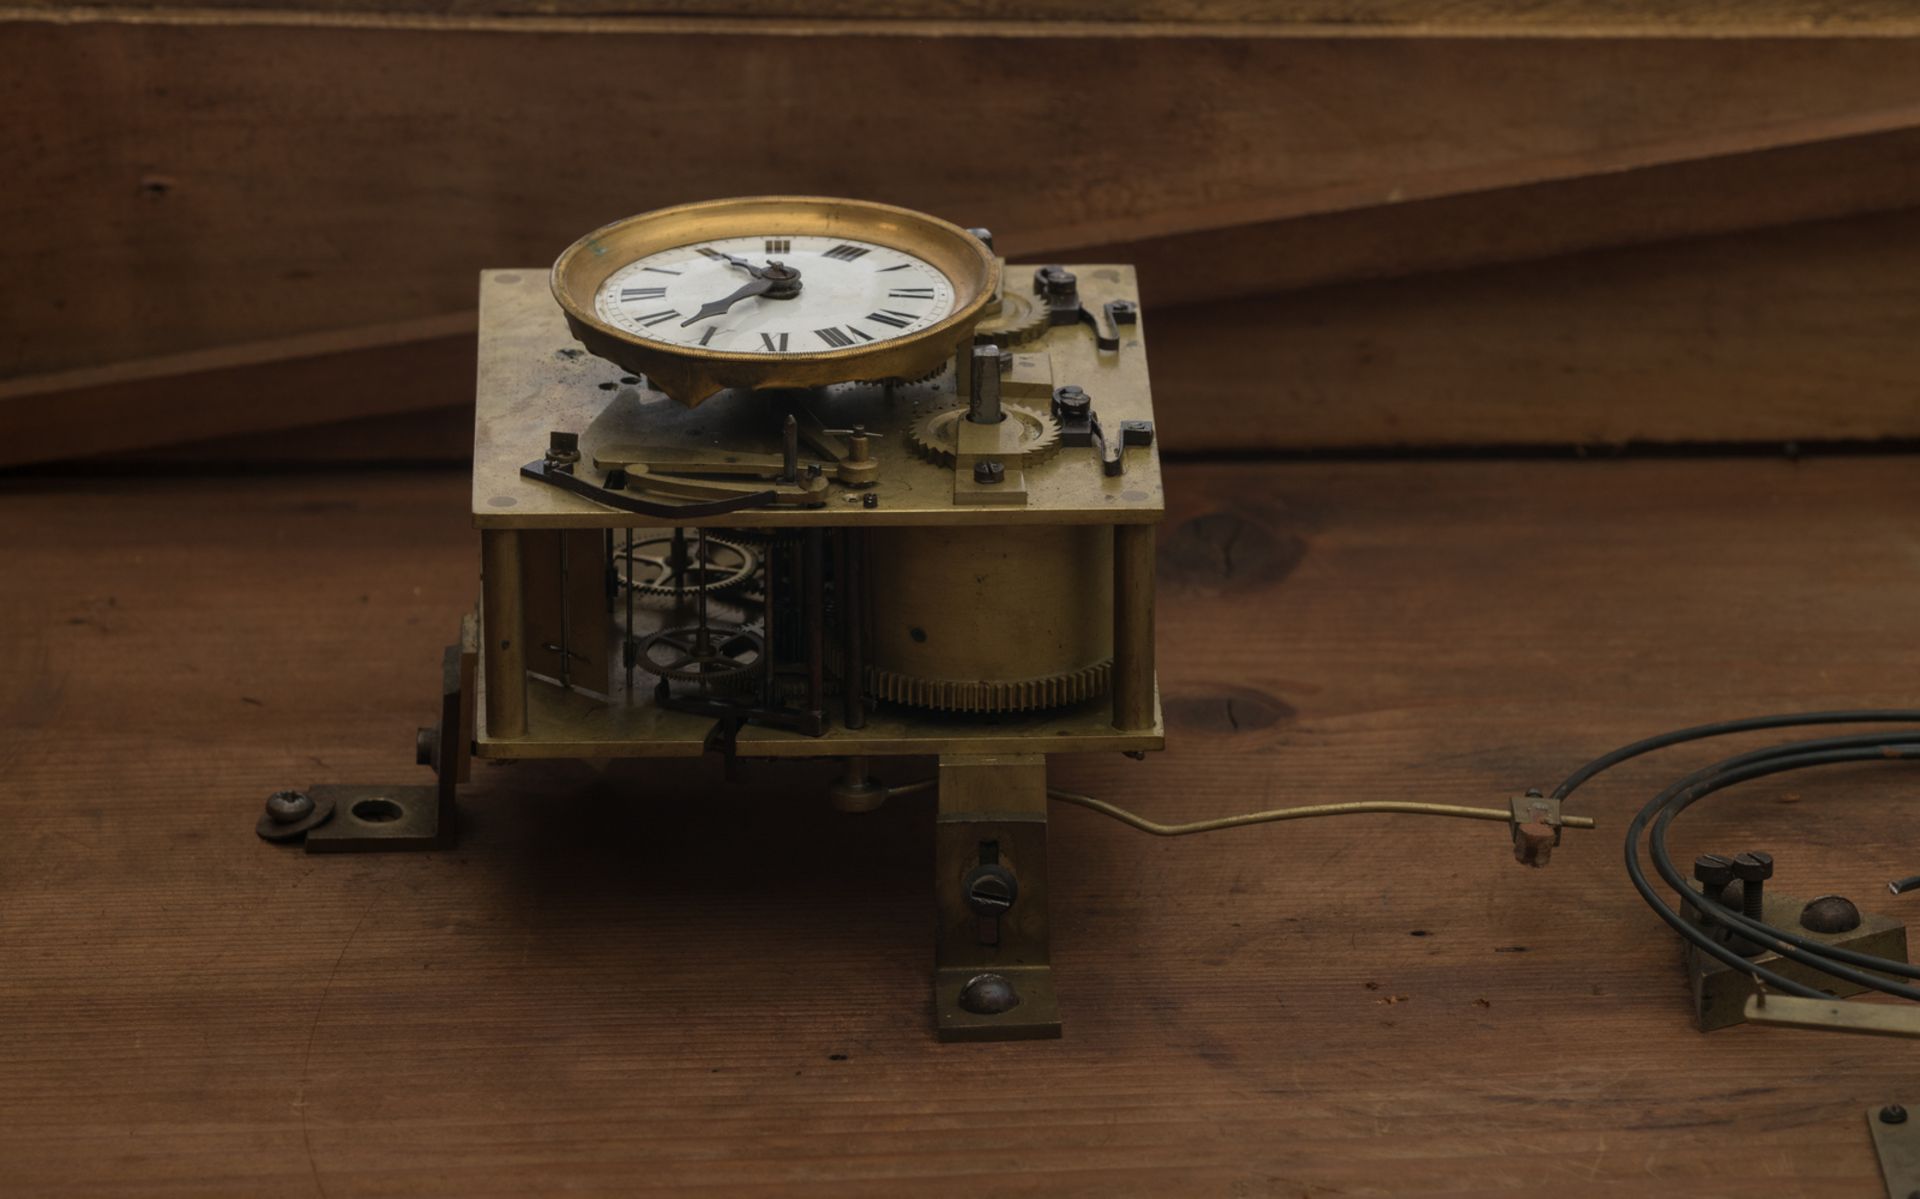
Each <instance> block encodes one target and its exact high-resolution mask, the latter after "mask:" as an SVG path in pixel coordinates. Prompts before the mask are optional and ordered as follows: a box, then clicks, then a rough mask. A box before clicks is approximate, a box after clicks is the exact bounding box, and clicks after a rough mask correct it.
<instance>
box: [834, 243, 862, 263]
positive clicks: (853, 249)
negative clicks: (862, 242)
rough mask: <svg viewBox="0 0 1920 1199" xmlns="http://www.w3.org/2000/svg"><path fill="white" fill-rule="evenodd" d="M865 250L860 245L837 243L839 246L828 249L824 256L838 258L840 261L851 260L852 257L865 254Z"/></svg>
mask: <svg viewBox="0 0 1920 1199" xmlns="http://www.w3.org/2000/svg"><path fill="white" fill-rule="evenodd" d="M866 252H867V251H866V249H865V247H862V246H848V245H839V246H835V247H834V248H833V249H831V250H828V251H827V253H826V257H828V258H838V259H839V260H840V261H842V262H852V261H853V260H854V259H856V258H858V257H860V256H861V255H862V254H865V253H866Z"/></svg>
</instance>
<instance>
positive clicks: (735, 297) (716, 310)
mask: <svg viewBox="0 0 1920 1199" xmlns="http://www.w3.org/2000/svg"><path fill="white" fill-rule="evenodd" d="M772 287H773V280H771V279H766V278H756V279H755V280H754V281H753V282H751V283H748V284H746V285H744V286H742V287H741V288H740V290H739V291H736V292H734V293H733V294H732V295H730V296H724V297H722V298H721V299H718V300H715V301H713V302H712V303H710V304H702V305H700V311H698V312H696V313H694V314H693V315H692V316H690V317H688V318H687V319H686V320H684V321H681V322H680V327H681V328H682V329H684V328H686V327H687V326H688V325H691V324H695V323H697V322H699V321H704V320H706V319H707V318H708V317H710V316H719V315H720V314H721V313H723V312H725V311H726V310H727V309H729V308H731V307H733V306H734V305H735V304H738V303H739V302H740V301H742V300H744V299H746V298H747V297H748V296H758V295H765V294H766V293H767V292H768V291H769V290H770V289H772Z"/></svg>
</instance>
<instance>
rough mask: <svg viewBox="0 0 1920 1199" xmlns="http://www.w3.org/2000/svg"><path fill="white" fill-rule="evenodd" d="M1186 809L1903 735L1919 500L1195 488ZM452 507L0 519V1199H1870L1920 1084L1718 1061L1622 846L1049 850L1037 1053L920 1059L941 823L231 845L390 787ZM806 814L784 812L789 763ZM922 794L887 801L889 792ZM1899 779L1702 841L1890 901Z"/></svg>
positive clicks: (331, 490) (1181, 535) (1662, 770)
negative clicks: (1423, 1198)
mask: <svg viewBox="0 0 1920 1199" xmlns="http://www.w3.org/2000/svg"><path fill="white" fill-rule="evenodd" d="M1168 490H1169V494H1170V496H1171V497H1172V499H1173V501H1174V503H1175V511H1173V512H1172V513H1171V515H1170V520H1169V523H1168V524H1167V526H1166V527H1165V528H1164V530H1163V535H1162V540H1161V550H1160V564H1161V585H1162V589H1163V590H1162V593H1161V598H1162V602H1161V605H1160V618H1161V622H1162V623H1161V634H1160V636H1161V642H1160V649H1161V664H1162V671H1163V673H1162V685H1163V688H1164V690H1165V694H1166V702H1167V713H1168V719H1169V730H1168V732H1169V737H1168V741H1169V745H1170V749H1169V751H1168V752H1167V753H1165V754H1162V755H1156V756H1154V757H1152V758H1151V759H1150V760H1148V761H1146V762H1140V763H1135V762H1129V761H1126V760H1124V759H1120V758H1113V759H1107V758H1093V759H1063V760H1061V761H1059V762H1058V763H1057V764H1056V766H1055V769H1054V776H1055V778H1056V779H1058V780H1059V781H1061V782H1062V783H1063V784H1064V785H1068V786H1073V787H1076V788H1080V789H1083V790H1086V791H1089V792H1092V793H1094V794H1098V795H1100V796H1103V797H1107V798H1110V799H1113V800H1115V801H1118V802H1120V803H1122V804H1125V805H1127V806H1129V807H1134V808H1137V809H1139V810H1141V811H1143V812H1146V813H1149V814H1151V815H1153V816H1156V817H1158V818H1162V819H1179V818H1194V817H1200V816H1203V815H1210V814H1219V813H1226V812H1232V811H1239V810H1244V809H1249V808H1253V807H1258V806H1266V805H1272V804H1277V803H1287V802H1296V801H1298V802H1309V801H1314V800H1332V799H1353V798H1413V799H1422V800H1435V801H1448V802H1467V803H1484V802H1492V803H1497V802H1500V801H1501V799H1502V798H1503V797H1504V796H1506V795H1508V794H1510V793H1512V792H1513V791H1514V790H1515V789H1517V788H1522V787H1525V786H1528V785H1545V784H1551V783H1552V782H1553V781H1554V780H1555V779H1557V778H1558V777H1559V776H1560V775H1561V774H1562V773H1564V772H1565V771H1566V770H1568V769H1570V768H1571V767H1572V766H1574V765H1576V764H1577V763H1578V762H1580V761H1583V760H1585V759H1586V758H1587V757H1588V756H1590V755H1592V754H1594V753H1597V752H1599V751H1600V750H1602V749H1605V748H1608V747H1610V746H1612V745H1614V744H1617V743H1619V742H1622V741H1625V740H1628V739H1630V738H1633V737H1635V736H1638V735H1640V734H1644V733H1647V732H1649V731H1653V730H1657V729H1661V728H1666V727H1670V726H1675V725H1679V724H1685V723H1691V722H1694V721H1699V720H1704V719H1710V718H1720V717H1728V716H1735V715H1742V714H1751V713H1755V712H1760V711H1769V710H1780V709H1797V708H1819V707H1830V706H1836V705H1842V704H1899V703H1911V702H1912V698H1913V696H1912V680H1913V678H1914V674H1915V667H1916V664H1917V662H1916V653H1915V650H1914V648H1913V641H1912V637H1911V628H1910V626H1911V623H1912V621H1911V614H1912V612H1913V610H1914V597H1915V593H1916V588H1917V587H1920V540H1917V538H1916V531H1915V530H1916V528H1920V472H1916V471H1915V470H1914V467H1913V463H1912V460H1911V459H1906V458H1866V457H1848V458H1841V459H1809V460H1804V461H1800V462H1797V463H1793V462H1787V461H1781V460H1761V459H1743V460H1699V461H1614V462H1589V463H1568V462H1561V463H1543V462H1509V463H1451V464H1441V463H1421V462H1404V463H1390V464H1389V463H1376V464H1353V463H1324V464H1316V465H1307V466H1283V465H1256V464H1246V465H1218V466H1186V467H1176V468H1175V469H1174V470H1173V471H1171V472H1170V474H1169V480H1168ZM465 496H466V479H465V476H464V474H463V473H462V472H458V471H446V472H427V473H419V472H413V473H402V472H393V471H388V472H377V471H375V472H367V471H336V472H318V473H308V474H299V475H292V476H285V477H248V478H230V477H229V478H212V477H207V478H197V477H190V478H154V477H145V478H142V477H125V478H115V477H103V478H91V479H88V480H86V481H85V482H84V483H72V484H68V483H62V482H59V481H54V480H46V479H41V480H35V479H23V478H15V479H13V480H11V481H9V482H7V483H6V484H5V487H4V493H0V529H3V530H4V537H5V544H6V545H7V547H8V569H7V570H5V571H4V572H0V828H4V831H5V836H3V837H0V1189H6V1190H8V1191H12V1192H15V1193H23V1194H49V1195H50V1194H74V1195H79V1194H101V1193H108V1192H112V1193H126V1192H144V1193H152V1194H192V1195H209V1194H263V1193H267V1194H305V1193H313V1194H321V1195H332V1196H341V1195H380V1194H412V1193H438V1194H447V1195H476V1194H486V1193H501V1192H510V1191H527V1190H545V1191H554V1190H561V1189H569V1190H574V1191H578V1192H584V1193H622V1194H632V1193H637V1192H667V1191H678V1192H694V1193H706V1194H713V1195H728V1196H737V1195H762V1194H764V1195H772V1194H821V1195H898V1194H905V1193H913V1194H936V1193H937V1194H969V1195H972V1194H980V1193H983V1192H992V1193H997V1194H1044V1195H1110V1194H1168V1193H1202V1194H1218V1195H1232V1196H1253V1195H1275V1196H1298V1195H1331V1194H1345V1195H1404V1194H1412V1193H1419V1194H1448V1195H1463V1196H1464V1195H1474V1196H1484V1195H1489V1194H1539V1193H1543V1192H1551V1193H1554V1194H1557V1195H1563V1196H1589V1195H1606V1196H1628V1195H1631V1196H1640V1195H1648V1194H1661V1195H1666V1194H1675V1195H1677V1194H1685V1195H1689V1196H1713V1195H1733V1194H1751V1193H1753V1191H1752V1188H1754V1187H1756V1186H1762V1185H1763V1186H1764V1188H1765V1191H1766V1193H1767V1194H1768V1195H1769V1196H1835V1197H1840V1196H1863V1195H1870V1194H1876V1193H1878V1190H1877V1188H1878V1185H1879V1184H1878V1179H1877V1173H1876V1168H1875V1165H1874V1160H1873V1155H1872V1151H1871V1149H1870V1147H1869V1144H1868V1139H1867V1134H1866V1130H1865V1128H1864V1127H1863V1122H1862V1119H1861V1114H1860V1113H1861V1111H1862V1110H1863V1108H1864V1106H1865V1105H1867V1104H1869V1103H1877V1102H1881V1101H1885V1100H1890V1099H1903V1100H1906V1101H1908V1102H1910V1103H1911V1102H1913V1101H1915V1100H1916V1099H1920V1091H1916V1090H1915V1089H1914V1088H1915V1085H1916V1084H1915V1076H1914V1071H1913V1069H1912V1064H1913V1063H1912V1054H1911V1052H1909V1050H1908V1047H1907V1046H1904V1045H1901V1044H1895V1043H1888V1042H1878V1041H1871V1040H1866V1039H1850V1038H1830V1037H1823V1036H1821V1035H1818V1034H1810V1033H1796V1032H1788V1031H1779V1030H1758V1029H1746V1028H1742V1029H1735V1030H1730V1031H1727V1032H1724V1033H1719V1034H1715V1035H1713V1036H1711V1037H1701V1036H1700V1035H1698V1034H1696V1033H1694V1032H1692V1031H1691V1030H1690V1029H1689V1028H1688V1027H1687V1023H1686V1016H1685V1001H1684V998H1683V995H1682V988H1681V981H1680V976H1679V974H1678V972H1677V968H1676V959H1677V954H1676V951H1675V946H1674V944H1673V942H1672V941H1671V939H1670V938H1669V937H1668V936H1667V935H1666V934H1665V933H1664V930H1663V929H1662V927H1661V926H1659V925H1658V924H1657V922H1656V921H1655V920H1654V918H1653V917H1652V916H1651V915H1650V914H1649V913H1648V912H1647V911H1645V910H1644V908H1642V907H1641V905H1640V903H1639V901H1638V900H1637V899H1636V898H1635V897H1634V896H1633V894H1632V892H1631V891H1630V889H1629V888H1628V886H1627V884H1626V882H1625V880H1624V878H1623V876H1622V873H1621V869H1620V865H1619V840H1618V839H1619V836H1620V835H1621V831H1622V827H1623V824H1624V821H1625V818H1626V816H1627V814H1628V813H1629V812H1630V811H1631V809H1632V808H1634V807H1637V806H1638V804H1639V803H1640V802H1641V801H1642V800H1643V798H1644V797H1645V796H1646V795H1647V794H1649V792H1650V789H1651V788H1653V787H1654V786H1656V785H1657V783H1658V782H1659V781H1660V780H1662V779H1664V778H1666V777H1669V776H1671V775H1673V774H1674V773H1676V772H1678V771H1680V770H1681V769H1683V768H1690V767H1691V766H1693V765H1697V764H1699V763H1701V762H1703V761H1705V760H1708V759H1709V758H1710V757H1711V756H1714V755H1713V754H1712V751H1709V750H1689V751H1676V752H1675V753H1674V754H1672V755H1671V758H1670V760H1667V761H1664V762H1658V763H1653V764H1645V765H1639V764H1637V765H1635V766H1632V767H1630V768H1627V769H1624V770H1622V771H1621V772H1620V775H1619V777H1617V778H1609V779H1607V780H1606V781H1604V782H1603V783H1601V784H1597V785H1596V786H1595V787H1594V789H1593V790H1592V792H1591V794H1588V795H1586V796H1584V797H1583V798H1582V800H1581V801H1580V802H1579V804H1578V805H1577V806H1578V808H1579V810H1582V811H1585V812H1588V813H1591V814H1593V815H1595V816H1597V817H1599V818H1600V819H1601V820H1602V821H1603V823H1604V828H1603V830H1602V831H1599V832H1596V833H1593V834H1589V835H1586V836H1579V837H1576V836H1574V835H1572V834H1569V837H1568V843H1567V844H1566V846H1565V847H1564V848H1563V849H1562V850H1561V852H1560V853H1559V854H1557V855H1556V856H1555V859H1554V862H1553V865H1552V866H1551V867H1550V868H1548V869H1547V870H1545V871H1529V870H1525V869H1523V868H1521V867H1518V866H1516V865H1515V864H1514V863H1513V862H1512V861H1511V859H1510V857H1509V855H1508V850H1507V846H1506V845H1505V844H1504V840H1505V837H1504V833H1503V832H1502V831H1501V830H1500V829H1499V828H1498V826H1481V825H1477V824H1470V823H1464V822H1463V823H1437V824H1427V823H1419V822H1408V821H1406V820H1397V819H1394V818H1386V817H1381V818H1371V817H1370V818H1356V819H1352V820H1348V821H1330V822H1317V823H1308V824H1302V825H1289V826H1285V827H1277V828H1267V829H1256V830H1244V831H1240V832H1236V833H1230V834H1220V835H1217V836H1210V837H1203V838H1195V839H1187V840H1177V841H1159V840H1153V839H1149V838H1144V837H1142V836H1140V835H1139V834H1136V833H1133V832H1131V831H1129V830H1127V829H1124V828H1122V827H1120V826H1118V825H1115V824H1112V823H1110V822H1107V821H1104V820H1102V819H1100V818H1099V817H1097V816H1095V815H1093V814H1091V813H1087V812H1083V811H1079V810H1061V811H1058V812H1057V813H1056V820H1055V824H1054V834H1053V849H1052V858H1053V879H1052V882H1053V894H1054V903H1055V908H1054V929H1055V962H1056V965H1057V968H1058V970H1059V982H1060V986H1061V993H1062V997H1063V1011H1064V1014H1065V1019H1066V1021H1067V1032H1066V1037H1065V1039H1064V1040H1061V1041H1059V1042H1053V1043H1042V1044H1022V1045H991V1046H943V1045H940V1044H938V1043H936V1042H935V1041H934V1040H933V1038H932V1036H931V1033H930V1031H929V1028H928V1021H929V1016H928V1002H927V972H928V969H929V967H930V964H931V953H930V940H929V938H930V936H931V932H932V921H931V919H930V916H931V905H930V899H929V896H928V893H927V886H928V874H929V869H930V861H931V859H930V835H931V813H930V808H929V807H928V805H926V804H925V803H923V802H920V801H918V800H915V801H903V802H899V803H897V804H895V805H893V806H890V807H889V808H887V809H885V810H883V811H881V812H879V813H877V814H873V815H867V816H851V815H840V814H835V813H833V812H831V811H829V810H828V809H827V808H826V806H825V804H824V802H823V801H822V800H821V799H820V798H818V797H817V795H816V793H815V791H814V789H813V787H812V785H811V784H812V783H815V782H818V781H819V778H818V775H817V772H815V773H812V774H810V773H809V772H808V769H803V770H801V771H799V772H793V771H787V770H778V771H776V770H775V769H773V768H771V767H768V766H765V765H759V764H748V765H747V766H746V767H745V769H744V771H743V776H744V780H745V781H744V782H743V783H742V784H740V785H737V786H728V785H726V784H724V783H723V782H722V781H721V779H720V772H719V770H718V767H717V765H716V764H714V763H685V764H680V765H678V766H675V767H672V768H660V767H651V766H650V767H647V768H646V769H629V768H627V767H625V766H622V765H618V764H616V765H615V766H613V767H612V768H610V769H609V770H607V771H606V772H604V773H601V772H596V771H595V770H594V769H592V768H590V767H589V766H587V765H584V764H565V765H554V766H536V765H533V764H521V765H518V766H509V767H486V768H484V769H483V768H479V767H476V770H475V776H476V777H475V782H474V783H473V785H472V786H471V787H470V788H468V789H467V790H466V792H465V794H464V795H463V800H462V803H463V807H464V810H465V813H466V828H465V832H464V836H463V839H462V841H461V844H460V846H459V848H458V849H456V850H453V851H451V852H446V853H434V854H427V855H418V856H393V857H353V858H328V859H315V858H309V857H304V856H302V855H300V854H298V853H297V852H289V851H287V850H284V849H279V848H275V847H272V846H268V845H266V844H263V843H261V842H259V841H258V840H256V839H255V838H254V836H253V833H252V822H253V819H254V816H255V814H256V812H257V810H258V805H259V802H260V799H261V798H262V796H263V795H264V794H265V793H266V792H267V791H268V790H270V789H273V788H275V787H278V786H282V785H286V784H289V783H308V782H317V781H394V782H402V781H414V780H416V779H418V778H423V777H424V774H423V772H422V771H420V770H419V769H418V768H415V767H413V766H411V765H409V763H410V761H411V753H410V748H411V741H412V729H413V727H414V726H415V725H416V724H419V723H421V722H423V721H426V720H428V719H430V718H431V716H432V713H433V711H434V700H435V691H434V687H435V682H436V674H435V670H436V666H437V663H438V660H439V658H438V655H439V647H440V646H442V645H443V644H445V643H446V642H447V641H448V640H449V639H450V638H451V637H452V636H453V633H454V630H455V628H456V625H457V622H458V619H459V615H460V613H461V612H462V611H463V610H465V608H466V607H467V605H468V604H470V603H471V601H472V599H473V596H474V593H475V587H476V580H475V574H476V557H477V555H476V552H475V551H476V539H475V537H474V535H473V534H472V532H471V531H470V530H469V529H468V528H467V527H466V518H465V514H464V508H465ZM809 769H811V768H809ZM924 770H925V765H924V764H923V763H894V764H892V765H891V767H890V768H889V769H888V770H887V771H886V773H887V775H888V776H889V777H890V778H892V779H894V780H896V781H904V780H906V779H910V778H915V777H919V776H920V775H921V774H922V773H923V771H924ZM1911 790H1912V780H1911V776H1910V774H1908V773H1907V772H1905V771H1903V770H1901V769H1900V768H1898V767H1871V768H1860V769H1846V770H1839V771H1834V772H1830V773H1828V774H1826V775H1823V776H1821V777H1818V778H1814V777H1787V778H1781V779H1776V780H1768V781H1766V782H1763V783H1757V784H1754V785H1753V786H1751V787H1749V788H1747V789H1745V790H1743V791H1741V792H1739V793H1736V794H1730V795H1728V796H1724V797H1721V798H1717V799H1715V800H1714V801H1713V802H1712V803H1710V804H1707V805H1703V807H1702V808H1701V809H1700V810H1699V811H1698V812H1697V813H1696V814H1694V815H1690V816H1689V817H1688V822H1690V823H1683V824H1682V826H1681V828H1680V833H1681V835H1680V837H1679V839H1678V842H1677V844H1676V850H1677V851H1681V852H1686V853H1689V854H1690V853H1692V852H1694V851H1696V850H1698V849H1704V848H1721V849H1740V848H1747V847H1766V848H1770V849H1772V850H1773V851H1774V852H1775V853H1776V854H1777V855H1778V856H1779V859H1780V863H1781V865H1780V873H1779V876H1778V879H1777V885H1780V886H1782V887H1790V888H1793V889H1797V890H1804V891H1805V892H1807V893H1818V892H1822V891H1829V890H1831V891H1840V892H1843V893H1850V894H1852V895H1854V896H1855V897H1857V898H1859V899H1860V900H1861V901H1862V902H1863V903H1866V904H1868V905H1869V906H1870V907H1874V908H1883V909H1889V910H1893V911H1898V912H1904V911H1905V910H1906V909H1905V908H1903V907H1901V906H1900V905H1901V904H1902V903H1904V902H1905V901H1898V900H1890V899H1889V898H1888V897H1887V896H1886V894H1885V892H1884V889H1883V887H1882V886H1881V884H1882V883H1883V882H1884V880H1886V879H1887V878H1889V877H1892V876H1894V875H1898V874H1907V873H1911V872H1912V871H1913V870H1915V869H1916V868H1920V863H1916V861H1915V860H1914V857H1913V853H1914V851H1913V845H1912V840H1911V838H1907V837H1903V836H1901V835H1900V834H1899V832H1898V830H1900V829H1902V828H1905V827H1906V821H1907V819H1908V816H1909V815H1910V812H1909V809H1910V805H1911Z"/></svg>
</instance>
